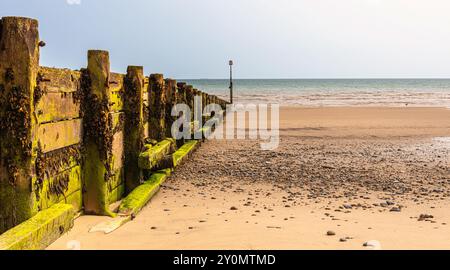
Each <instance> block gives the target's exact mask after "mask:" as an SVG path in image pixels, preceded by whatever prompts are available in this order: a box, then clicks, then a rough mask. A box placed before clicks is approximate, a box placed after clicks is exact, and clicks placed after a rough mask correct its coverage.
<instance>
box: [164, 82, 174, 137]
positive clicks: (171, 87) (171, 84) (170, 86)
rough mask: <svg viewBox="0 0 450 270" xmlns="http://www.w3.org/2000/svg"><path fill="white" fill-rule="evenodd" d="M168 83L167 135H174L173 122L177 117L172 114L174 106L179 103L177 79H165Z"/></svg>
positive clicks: (166, 83)
mask: <svg viewBox="0 0 450 270" xmlns="http://www.w3.org/2000/svg"><path fill="white" fill-rule="evenodd" d="M165 85H166V96H167V105H166V137H167V138H171V137H172V124H173V122H175V120H176V117H174V116H172V108H173V106H175V105H176V104H177V81H175V80H172V79H166V80H165Z"/></svg>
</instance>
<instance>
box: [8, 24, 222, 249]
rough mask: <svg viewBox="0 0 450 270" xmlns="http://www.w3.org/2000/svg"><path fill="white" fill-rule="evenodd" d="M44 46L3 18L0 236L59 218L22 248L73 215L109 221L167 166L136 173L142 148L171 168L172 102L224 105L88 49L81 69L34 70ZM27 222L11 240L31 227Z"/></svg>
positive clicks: (60, 228)
mask: <svg viewBox="0 0 450 270" xmlns="http://www.w3.org/2000/svg"><path fill="white" fill-rule="evenodd" d="M43 45H44V43H43V42H41V41H40V39H39V33H38V22H37V21H36V20H34V19H28V18H20V17H4V18H2V19H1V20H0V233H3V232H5V231H7V230H9V229H11V228H13V227H14V226H17V225H19V224H25V223H27V222H28V223H30V219H31V218H34V217H39V218H41V219H42V220H47V219H48V218H49V216H51V217H56V218H57V219H58V220H59V222H53V223H52V224H53V225H52V226H53V227H52V226H50V225H49V226H47V228H46V229H45V230H46V231H47V234H46V236H45V237H44V238H45V239H42V238H39V239H37V240H36V239H35V240H33V241H35V242H36V241H38V242H40V243H35V244H34V245H32V246H26V245H25V246H23V248H39V247H42V246H45V244H46V243H48V242H51V240H52V239H53V238H54V237H56V236H57V235H59V234H60V233H63V232H64V231H66V230H67V229H68V228H70V226H71V225H70V224H68V222H69V223H70V222H71V220H72V219H71V218H70V216H73V215H75V213H84V214H94V215H110V216H114V215H115V213H112V212H111V211H110V210H109V205H110V204H111V203H114V202H116V201H118V200H120V199H122V198H124V197H125V196H126V195H127V194H130V193H132V192H133V191H134V190H135V189H136V188H138V187H140V186H141V185H142V184H143V183H144V182H145V181H146V180H147V179H148V178H151V177H152V175H153V174H154V173H155V171H156V170H160V169H168V168H167V167H169V169H170V166H165V167H166V168H161V166H157V165H158V164H153V165H154V166H153V165H151V162H152V160H151V159H150V160H149V164H150V165H149V164H146V165H145V166H144V165H143V166H141V167H140V166H139V164H140V163H145V162H144V161H142V162H140V158H141V159H143V158H144V157H143V155H142V154H143V153H144V156H145V151H150V150H151V149H153V150H151V151H154V153H153V152H152V153H153V154H154V155H153V156H152V154H151V153H150V154H149V153H147V154H148V155H150V156H152V157H151V158H158V156H157V152H158V151H161V153H160V154H161V155H160V156H161V159H164V158H166V159H167V158H168V156H169V157H170V158H169V159H172V160H171V162H172V163H171V162H169V164H171V166H172V167H173V165H174V164H177V162H179V159H180V152H179V153H178V154H175V152H176V151H177V149H190V148H189V145H187V146H186V147H187V148H186V147H185V148H183V146H184V143H185V142H184V141H182V142H175V141H174V140H171V139H169V140H167V139H168V138H169V137H170V130H171V125H172V123H173V121H174V120H175V118H174V117H173V116H171V115H170V111H171V108H172V106H173V105H174V104H177V103H186V104H188V105H189V106H190V107H191V108H193V99H194V96H195V95H199V96H201V99H202V102H203V106H205V105H207V104H211V103H215V104H219V105H221V106H222V108H224V107H225V106H226V103H227V102H226V101H224V100H222V99H220V98H218V97H217V96H214V95H209V94H207V93H204V92H199V91H198V90H196V89H194V88H193V87H192V86H190V85H187V84H186V83H181V82H176V81H175V80H172V79H164V77H163V75H162V74H151V75H149V76H145V75H144V74H143V68H142V67H140V66H129V67H128V69H127V74H119V73H114V72H111V71H110V62H109V61H110V59H109V54H108V52H107V51H99V50H90V51H89V52H88V56H87V57H88V65H87V67H86V68H82V69H81V70H79V71H77V70H69V69H58V68H49V67H41V66H39V50H40V47H41V46H43ZM205 117H207V116H205ZM186 143H189V141H186ZM162 145H163V146H164V147H163V146H162ZM183 151H184V150H183ZM158 153H159V152H158ZM155 156H156V157H155ZM149 158H150V157H149V156H147V159H149ZM158 162H159V161H158ZM61 205H64V206H61ZM54 208H56V210H52V209H54ZM55 213H56V214H55ZM65 217H69V218H65ZM41 222H42V221H41ZM25 225H27V226H28V227H26V228H20V229H18V230H19V232H16V234H17V233H29V231H27V228H28V230H37V229H36V228H37V227H36V226H35V224H34V223H32V224H25ZM30 226H31V227H32V229H30ZM33 226H35V227H33ZM13 230H14V229H13ZM23 230H24V231H23ZM30 235H31V236H30V237H33V234H30ZM30 241H31V240H30ZM31 242H32V241H31ZM16 244H17V243H16ZM22 244H23V243H22ZM3 245H5V243H3ZM1 246H2V240H1V239H0V248H1ZM15 248H19V246H15Z"/></svg>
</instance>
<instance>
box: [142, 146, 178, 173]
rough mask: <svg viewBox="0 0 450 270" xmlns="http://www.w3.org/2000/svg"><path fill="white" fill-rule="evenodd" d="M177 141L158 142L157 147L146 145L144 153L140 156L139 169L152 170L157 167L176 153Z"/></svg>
mask: <svg viewBox="0 0 450 270" xmlns="http://www.w3.org/2000/svg"><path fill="white" fill-rule="evenodd" d="M174 147H175V141H174V140H173V139H166V140H163V141H161V142H158V143H157V144H156V145H145V149H144V151H143V152H142V153H141V154H140V155H139V167H140V168H141V169H145V170H151V169H153V168H155V167H157V166H158V165H159V164H160V163H161V162H162V161H163V160H164V157H165V156H167V155H169V154H171V153H172V152H173V151H174Z"/></svg>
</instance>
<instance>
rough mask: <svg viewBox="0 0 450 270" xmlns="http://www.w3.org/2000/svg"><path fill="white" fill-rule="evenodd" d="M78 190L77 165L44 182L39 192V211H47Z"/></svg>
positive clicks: (78, 167)
mask: <svg viewBox="0 0 450 270" xmlns="http://www.w3.org/2000/svg"><path fill="white" fill-rule="evenodd" d="M78 190H81V167H80V166H79V165H78V166H75V167H73V168H72V169H69V170H66V171H64V172H62V173H60V174H58V175H55V176H53V177H50V178H48V179H45V180H44V182H43V185H42V188H41V189H40V192H39V200H38V206H39V209H40V210H44V209H47V208H49V207H51V206H52V205H54V204H56V203H58V202H61V201H63V200H64V198H67V196H69V195H70V194H72V193H74V192H76V191H78Z"/></svg>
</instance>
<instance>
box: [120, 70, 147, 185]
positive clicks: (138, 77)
mask: <svg viewBox="0 0 450 270" xmlns="http://www.w3.org/2000/svg"><path fill="white" fill-rule="evenodd" d="M143 94H144V68H143V67H138V66H129V67H128V69H127V75H126V77H125V95H124V111H125V124H124V125H125V131H126V132H125V134H124V148H125V149H124V152H125V164H124V166H125V187H126V192H127V193H129V192H131V191H132V190H133V189H134V188H136V187H137V186H138V185H140V184H141V178H142V177H141V170H140V169H139V166H138V160H139V154H140V151H141V149H142V146H143V139H144V130H143V128H144V127H143V125H144V120H143V97H144V96H143Z"/></svg>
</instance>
